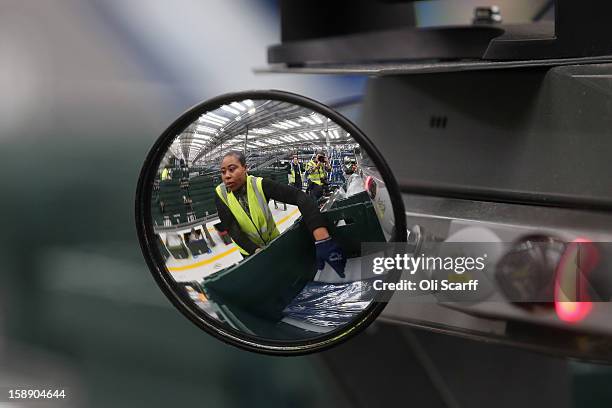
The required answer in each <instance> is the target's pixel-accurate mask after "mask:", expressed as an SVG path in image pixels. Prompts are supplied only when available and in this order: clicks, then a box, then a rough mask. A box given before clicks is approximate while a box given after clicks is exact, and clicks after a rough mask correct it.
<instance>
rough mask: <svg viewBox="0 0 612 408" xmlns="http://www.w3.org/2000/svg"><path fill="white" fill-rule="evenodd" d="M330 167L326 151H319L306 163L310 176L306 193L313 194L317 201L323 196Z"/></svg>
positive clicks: (307, 172) (308, 176) (308, 175)
mask: <svg viewBox="0 0 612 408" xmlns="http://www.w3.org/2000/svg"><path fill="white" fill-rule="evenodd" d="M330 169H331V167H330V165H329V163H328V162H327V158H326V157H325V153H324V152H319V153H317V155H316V157H315V158H314V159H312V160H310V161H309V162H308V163H307V164H306V174H307V178H308V187H307V189H306V193H309V194H310V195H312V196H313V197H314V199H315V200H316V201H318V200H319V199H320V198H321V197H322V196H323V193H324V191H325V189H324V186H325V184H326V183H327V172H328V171H329V170H330Z"/></svg>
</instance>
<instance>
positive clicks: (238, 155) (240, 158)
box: [221, 150, 246, 167]
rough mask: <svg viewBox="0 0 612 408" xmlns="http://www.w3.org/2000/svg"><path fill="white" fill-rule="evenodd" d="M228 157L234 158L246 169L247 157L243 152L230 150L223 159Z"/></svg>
mask: <svg viewBox="0 0 612 408" xmlns="http://www.w3.org/2000/svg"><path fill="white" fill-rule="evenodd" d="M227 156H234V157H235V158H236V159H237V160H238V161H239V162H240V164H242V165H243V166H245V167H246V156H245V155H244V153H242V152H241V151H238V150H230V151H229V152H227V153H225V154H224V155H223V159H225V158H226V157H227ZM223 159H221V160H223Z"/></svg>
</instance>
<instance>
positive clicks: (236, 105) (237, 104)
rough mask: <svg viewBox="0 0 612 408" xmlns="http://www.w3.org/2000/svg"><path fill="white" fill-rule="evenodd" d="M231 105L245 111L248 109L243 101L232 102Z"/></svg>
mask: <svg viewBox="0 0 612 408" xmlns="http://www.w3.org/2000/svg"><path fill="white" fill-rule="evenodd" d="M230 105H231V106H233V107H234V108H236V109H238V110H239V111H240V112H244V111H245V110H246V108H245V107H244V106H242V104H241V103H239V102H232V103H230Z"/></svg>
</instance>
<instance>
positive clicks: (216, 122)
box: [200, 118, 224, 126]
mask: <svg viewBox="0 0 612 408" xmlns="http://www.w3.org/2000/svg"><path fill="white" fill-rule="evenodd" d="M200 122H206V123H210V124H211V125H217V126H221V125H223V123H224V122H221V121H220V120H216V119H211V118H200Z"/></svg>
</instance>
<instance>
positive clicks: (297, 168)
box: [289, 154, 302, 190]
mask: <svg viewBox="0 0 612 408" xmlns="http://www.w3.org/2000/svg"><path fill="white" fill-rule="evenodd" d="M301 167H302V166H301V163H300V161H299V160H298V156H297V155H296V154H294V155H293V158H292V160H291V163H289V185H291V186H294V187H295V188H297V189H298V190H301V189H302V168H301Z"/></svg>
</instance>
